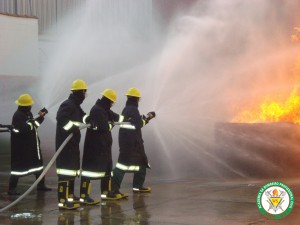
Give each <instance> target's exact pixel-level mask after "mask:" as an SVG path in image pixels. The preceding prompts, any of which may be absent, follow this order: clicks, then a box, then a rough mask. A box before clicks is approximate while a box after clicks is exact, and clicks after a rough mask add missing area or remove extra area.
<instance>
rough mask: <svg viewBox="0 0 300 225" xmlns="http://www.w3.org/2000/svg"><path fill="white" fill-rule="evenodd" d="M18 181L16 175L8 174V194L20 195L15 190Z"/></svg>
mask: <svg viewBox="0 0 300 225" xmlns="http://www.w3.org/2000/svg"><path fill="white" fill-rule="evenodd" d="M18 181H19V177H18V176H14V175H11V176H10V178H9V187H8V192H7V194H8V195H20V193H18V192H17V191H16V188H17V185H18Z"/></svg>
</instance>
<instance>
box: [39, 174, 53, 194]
mask: <svg viewBox="0 0 300 225" xmlns="http://www.w3.org/2000/svg"><path fill="white" fill-rule="evenodd" d="M41 174H42V173H39V174H35V178H36V179H38V178H39V177H40V175H41ZM51 190H52V189H51V188H48V187H47V186H46V185H45V176H44V177H43V178H42V179H41V181H40V182H39V183H38V185H37V191H51Z"/></svg>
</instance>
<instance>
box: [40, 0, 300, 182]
mask: <svg viewBox="0 0 300 225" xmlns="http://www.w3.org/2000/svg"><path fill="white" fill-rule="evenodd" d="M130 2H131V1H129V0H128V1H117V2H115V3H110V1H94V0H91V1H88V2H87V4H86V7H85V8H82V9H80V10H79V11H77V12H74V14H72V15H71V16H70V17H69V19H66V24H70V23H72V24H73V25H72V26H66V25H61V26H60V27H58V28H57V29H59V28H62V29H61V30H59V32H58V33H59V34H60V36H59V37H58V39H57V40H58V41H57V42H55V47H54V48H53V49H52V54H51V55H49V59H48V60H47V64H46V66H45V69H44V71H43V76H42V78H41V80H40V83H39V87H40V88H39V90H38V93H39V94H38V96H40V101H41V102H43V103H44V104H46V106H48V107H49V108H50V111H51V112H50V113H49V114H50V118H52V120H53V122H55V113H56V111H57V108H58V106H59V104H60V103H61V102H62V101H63V100H64V99H66V98H67V96H68V94H69V87H70V85H71V83H72V81H73V80H75V79H83V80H85V81H86V82H87V83H88V93H89V96H88V98H87V99H86V100H85V102H84V103H83V105H82V107H83V108H84V110H85V111H86V112H89V109H90V108H91V107H92V105H93V104H94V102H95V101H96V99H97V98H98V97H100V93H101V91H103V90H104V89H106V88H113V89H115V90H116V91H117V92H118V100H117V104H116V106H114V108H113V110H114V111H116V112H120V111H121V110H122V108H123V106H124V104H125V101H126V99H125V96H124V94H125V92H126V90H127V89H128V88H130V87H138V88H139V89H140V90H141V92H142V101H141V103H140V111H141V113H144V114H146V113H147V112H148V111H156V112H157V118H155V119H154V120H152V121H151V122H150V124H149V125H147V127H145V128H144V129H143V131H144V133H143V135H144V140H145V147H146V152H147V154H148V158H149V160H150V163H152V165H153V170H152V173H154V176H160V177H164V178H166V177H168V178H170V177H183V176H184V177H186V176H195V175H201V176H223V174H224V170H225V171H226V172H228V173H230V174H234V175H237V176H242V177H245V176H247V174H245V173H244V172H243V171H241V170H239V168H235V167H232V165H231V164H230V162H228V161H225V160H224V155H222V154H219V152H217V151H219V150H222V148H220V147H219V146H218V145H217V143H215V136H214V134H215V133H214V132H215V123H216V122H220V121H221V122H226V121H230V119H231V118H232V117H233V116H234V111H233V110H237V109H240V108H241V107H242V106H243V105H244V104H245V103H250V102H251V101H254V100H257V98H259V96H263V95H265V94H269V93H274V92H275V93H276V92H278V91H286V90H288V89H289V88H290V87H291V86H292V84H293V83H292V82H293V79H292V74H291V72H290V68H292V65H293V63H294V62H293V59H295V56H296V55H297V50H298V46H295V44H291V42H290V35H291V34H292V32H293V28H294V26H296V25H297V24H296V23H297V21H298V19H299V18H297V17H296V15H297V13H296V11H297V10H296V9H297V8H299V5H300V4H299V3H296V2H295V1H293V2H292V1H288V2H287V1H280V0H276V1H273V0H272V1H271V0H263V1H261V0H253V1H242V0H228V1H222V0H212V1H194V2H193V3H194V4H191V3H192V2H189V3H190V5H189V6H190V8H189V10H187V8H185V10H184V11H181V10H180V9H178V11H177V14H174V16H173V17H172V20H171V22H170V23H169V24H168V26H166V25H165V24H164V23H163V21H161V20H160V19H159V18H153V15H156V14H155V13H156V10H157V9H156V8H155V7H153V4H152V1H147V0H144V1H140V4H138V3H136V2H135V4H134V5H132V4H130ZM74 18H76V20H75V22H74ZM79 18H81V19H80V20H79ZM68 21H69V22H68ZM70 21H73V22H70ZM162 24H164V25H162ZM289 74H290V75H289ZM283 81H284V82H283ZM113 135H114V146H113V152H114V153H113V154H114V161H116V159H117V154H118V146H117V129H115V130H114V131H113ZM233 150H234V149H233Z"/></svg>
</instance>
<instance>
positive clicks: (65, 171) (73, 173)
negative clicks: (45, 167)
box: [56, 169, 80, 177]
mask: <svg viewBox="0 0 300 225" xmlns="http://www.w3.org/2000/svg"><path fill="white" fill-rule="evenodd" d="M56 173H57V174H59V175H66V176H72V177H76V176H78V175H79V174H80V170H68V169H56Z"/></svg>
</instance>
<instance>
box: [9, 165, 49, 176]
mask: <svg viewBox="0 0 300 225" xmlns="http://www.w3.org/2000/svg"><path fill="white" fill-rule="evenodd" d="M43 168H44V167H43V166H41V167H37V168H32V169H30V170H27V171H23V172H18V171H11V172H10V174H12V175H17V176H22V175H26V174H29V173H32V172H36V171H40V170H42V169H43Z"/></svg>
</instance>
